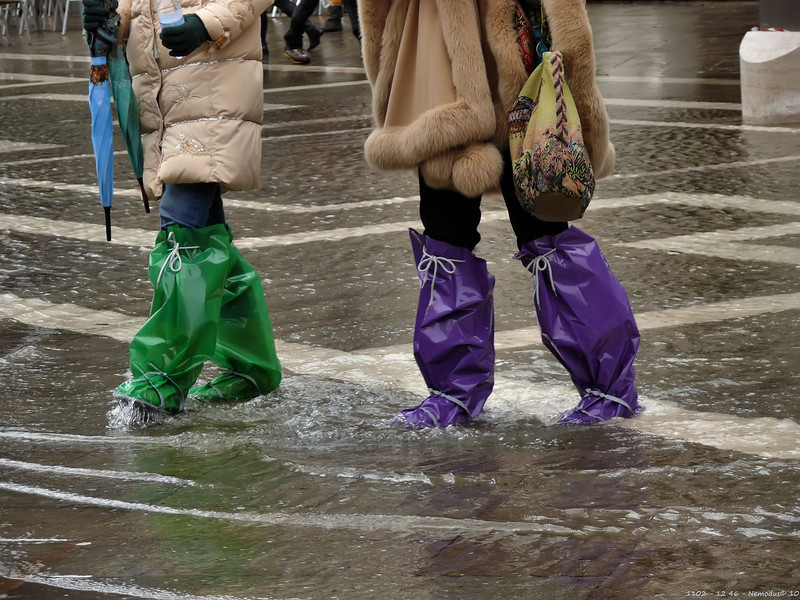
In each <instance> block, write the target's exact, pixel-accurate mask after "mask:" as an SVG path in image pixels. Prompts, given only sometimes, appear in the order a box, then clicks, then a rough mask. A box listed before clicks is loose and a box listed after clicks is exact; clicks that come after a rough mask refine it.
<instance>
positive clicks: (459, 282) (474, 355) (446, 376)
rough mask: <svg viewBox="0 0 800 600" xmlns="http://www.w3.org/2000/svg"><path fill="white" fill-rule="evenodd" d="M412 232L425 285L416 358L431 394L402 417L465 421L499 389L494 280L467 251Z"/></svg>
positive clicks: (426, 423)
mask: <svg viewBox="0 0 800 600" xmlns="http://www.w3.org/2000/svg"><path fill="white" fill-rule="evenodd" d="M409 233H410V235H411V247H412V249H413V251H414V258H415V260H416V264H417V270H418V274H419V276H420V281H421V282H422V287H421V288H420V296H419V305H418V307H417V319H416V325H415V328H414V357H415V358H416V360H417V364H418V365H419V368H420V371H421V372H422V377H423V378H424V379H425V383H426V385H427V386H428V389H429V390H430V396H429V397H428V398H427V399H426V400H425V401H423V402H422V404H420V405H419V406H417V407H416V408H410V409H406V410H403V411H401V412H400V413H398V415H397V416H398V417H400V420H401V421H404V423H405V424H406V425H408V426H411V427H447V426H449V425H456V424H459V423H465V422H467V421H469V420H471V419H474V418H475V417H477V416H478V415H479V414H480V412H481V411H482V410H483V405H484V403H485V402H486V399H487V398H488V397H489V394H490V393H491V391H492V387H493V386H494V305H493V299H492V292H493V289H494V277H493V276H492V275H491V274H490V273H489V271H488V269H487V267H486V261H484V260H482V259H480V258H476V257H475V256H474V255H473V254H472V252H470V251H469V250H468V249H466V248H460V247H457V246H451V245H450V244H447V243H445V242H440V241H438V240H434V239H431V238H429V237H427V236H423V235H421V234H419V233H417V232H416V231H414V230H413V229H411V230H410V231H409Z"/></svg>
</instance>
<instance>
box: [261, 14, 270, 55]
mask: <svg viewBox="0 0 800 600" xmlns="http://www.w3.org/2000/svg"><path fill="white" fill-rule="evenodd" d="M268 11H269V9H267V10H265V11H264V12H262V13H261V51H262V52H263V53H264V54H267V53H268V52H269V50H267V47H268V46H267V29H268V28H269V17H268V16H267V12H268Z"/></svg>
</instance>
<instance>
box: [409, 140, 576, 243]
mask: <svg viewBox="0 0 800 600" xmlns="http://www.w3.org/2000/svg"><path fill="white" fill-rule="evenodd" d="M500 190H501V191H502V193H503V200H505V203H506V209H507V210H508V217H509V219H510V220H511V228H512V229H513V230H514V235H516V237H517V247H518V248H521V247H522V245H523V244H525V243H526V242H530V241H531V240H535V239H536V238H538V237H541V236H543V235H556V234H558V233H561V232H562V231H564V230H566V229H567V227H568V226H569V225H568V224H567V223H566V222H561V223H554V222H548V221H541V220H539V219H537V218H536V217H534V216H532V215H530V214H528V213H527V212H526V211H525V210H524V209H523V208H522V206H520V204H519V201H518V200H517V193H516V190H515V189H514V180H513V178H512V173H511V157H510V156H509V155H508V154H506V155H505V156H504V157H503V176H502V178H501V179H500ZM419 200H420V201H419V215H420V217H421V218H422V225H423V227H424V228H425V235H427V236H429V237H432V238H433V239H435V240H439V241H440V242H447V243H448V244H451V245H453V246H460V247H462V248H468V249H469V250H473V249H474V248H475V246H477V245H478V242H480V241H481V235H480V233H478V225H479V224H480V222H481V197H480V196H476V197H474V198H469V197H467V196H464V195H463V194H461V193H459V192H456V191H453V190H437V189H433V188H431V187H429V186H428V185H427V184H426V183H425V180H424V179H423V177H422V174H421V173H420V175H419Z"/></svg>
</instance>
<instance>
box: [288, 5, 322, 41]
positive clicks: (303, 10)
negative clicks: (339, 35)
mask: <svg viewBox="0 0 800 600" xmlns="http://www.w3.org/2000/svg"><path fill="white" fill-rule="evenodd" d="M318 4H319V0H300V4H298V5H297V8H296V9H295V10H294V14H292V19H291V22H290V24H289V29H288V30H287V31H286V33H285V34H284V36H283V38H284V40H286V48H287V49H288V50H298V49H302V48H303V33H304V32H305V28H306V22H307V21H308V19H309V17H310V16H311V15H312V14H313V13H314V11H315V10H316V8H317V5H318Z"/></svg>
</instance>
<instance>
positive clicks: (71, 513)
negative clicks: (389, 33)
mask: <svg viewBox="0 0 800 600" xmlns="http://www.w3.org/2000/svg"><path fill="white" fill-rule="evenodd" d="M589 11H590V16H591V19H592V23H593V26H594V33H595V44H596V54H597V62H598V76H599V78H598V82H599V85H600V87H601V91H602V92H603V94H604V97H605V98H606V100H607V104H608V110H609V114H610V117H611V126H612V137H613V140H614V143H615V146H616V151H617V169H616V171H615V174H614V175H613V176H612V177H610V178H608V179H606V180H603V181H602V182H599V184H598V188H597V194H596V197H595V200H594V201H593V203H592V205H591V207H590V209H589V211H588V213H587V215H586V216H585V218H584V219H583V220H581V221H580V222H579V223H577V226H579V227H580V228H581V229H583V230H585V231H587V232H589V233H590V234H591V235H593V236H594V237H596V238H597V239H598V240H599V241H600V244H601V246H602V248H603V251H604V253H605V254H606V257H607V258H608V260H609V263H610V264H611V266H612V268H613V270H614V272H615V274H616V275H617V277H618V278H619V279H620V281H622V283H623V284H624V285H625V287H626V289H627V290H628V293H629V296H630V299H631V304H632V306H633V308H634V310H635V312H636V315H637V321H638V323H639V327H640V329H641V334H642V341H641V347H640V352H639V355H638V358H637V363H636V369H637V385H638V388H639V392H640V401H641V402H642V403H643V404H644V405H645V407H646V411H645V413H644V414H643V415H641V416H640V417H637V418H636V419H632V420H629V421H620V422H612V423H606V424H603V425H600V426H594V427H585V428H584V427H574V426H565V425H558V424H556V422H557V420H558V417H559V415H560V414H561V413H562V412H564V411H566V410H568V409H570V408H572V406H574V404H575V403H576V402H577V401H578V394H577V392H576V391H575V390H574V388H573V386H572V385H571V383H570V381H569V378H568V376H567V375H566V374H565V373H564V371H563V369H562V367H561V366H560V365H559V363H558V362H557V361H556V360H555V359H554V358H553V357H552V356H551V355H550V354H549V353H548V352H547V351H546V350H545V349H544V347H543V346H542V345H541V343H540V341H539V334H538V330H537V328H536V318H535V312H534V308H533V301H532V289H531V282H530V279H529V278H528V277H527V276H526V274H525V271H524V270H523V269H522V268H521V266H520V265H519V263H518V262H517V261H514V260H512V259H511V257H512V256H513V254H514V252H515V250H516V248H515V245H514V242H513V239H512V237H511V232H510V227H509V224H508V222H507V218H506V216H505V215H504V208H503V203H502V200H501V199H500V198H499V197H497V196H494V195H489V196H487V197H486V198H485V199H484V204H483V209H484V210H483V222H482V225H481V234H482V236H483V238H482V241H481V244H480V245H479V247H478V253H479V254H480V255H481V256H483V257H485V258H486V259H487V262H488V264H489V268H490V270H491V271H492V273H493V274H494V275H495V276H496V279H497V286H496V289H495V303H496V315H497V317H496V321H497V335H496V345H497V372H496V381H495V391H494V394H493V395H492V397H491V398H490V400H489V402H488V403H487V406H486V411H485V412H484V414H483V415H482V416H481V418H480V419H479V420H478V421H476V422H475V423H472V424H471V425H469V426H465V427H459V428H453V429H447V430H429V431H407V430H404V429H399V428H397V427H396V426H395V424H394V423H393V422H392V417H393V415H394V414H395V413H396V412H397V411H398V410H400V409H402V408H406V407H409V406H413V405H415V404H416V403H418V402H419V401H420V400H421V398H422V397H423V394H424V393H425V389H424V384H423V382H422V379H421V377H420V375H419V373H418V371H417V368H416V366H415V364H414V361H413V357H412V356H411V348H410V343H411V337H412V331H411V328H412V325H413V317H414V311H415V308H416V302H417V291H418V285H417V276H416V273H415V271H414V268H413V265H412V264H411V256H410V250H409V247H408V233H407V228H408V227H417V228H419V227H420V225H419V217H418V214H417V210H418V207H417V198H416V194H417V193H418V190H417V186H416V181H415V178H414V177H413V174H408V173H388V174H379V173H375V172H373V171H371V170H370V169H369V168H368V167H367V166H366V164H365V162H364V159H363V151H362V147H363V142H364V139H365V137H366V135H367V131H368V128H369V127H370V116H369V114H370V98H369V90H368V86H367V85H366V84H365V83H364V78H365V75H364V72H363V67H362V65H361V62H360V57H359V53H358V46H357V43H356V41H355V39H353V38H352V36H350V34H349V30H348V29H347V28H348V25H347V23H345V32H343V34H328V35H326V36H325V37H324V38H323V40H322V44H321V45H320V47H319V48H318V49H317V50H315V52H314V59H313V62H312V65H311V68H308V69H301V68H299V67H295V66H293V65H289V63H288V62H287V61H285V59H284V58H283V57H282V55H281V53H280V52H279V49H280V48H281V45H280V44H281V43H282V39H281V35H282V31H283V28H284V27H285V26H286V25H287V23H286V20H285V19H283V20H279V19H275V20H274V21H273V24H271V25H270V34H269V35H270V38H269V41H270V48H271V49H272V50H273V53H272V54H271V55H270V57H269V58H268V59H267V60H266V61H265V83H264V88H265V94H264V102H265V113H264V123H265V126H264V145H263V165H264V166H263V171H262V189H261V190H260V191H258V192H240V193H232V194H228V195H226V213H227V215H228V219H229V221H230V223H231V225H232V228H233V230H234V232H235V234H236V243H237V245H238V246H239V247H240V248H241V249H242V252H243V253H244V254H245V255H246V256H247V258H248V259H249V260H250V261H251V262H252V263H253V265H254V266H255V268H256V269H257V270H258V271H259V273H260V274H261V275H262V278H263V281H264V287H265V290H266V295H267V300H268V304H269V307H270V312H271V315H272V320H273V326H274V329H275V336H276V339H277V346H278V352H279V355H280V358H281V361H282V364H283V368H284V379H283V382H282V384H281V386H280V388H279V389H278V390H276V391H275V392H272V393H271V394H268V395H266V396H261V397H259V398H256V399H254V400H251V401H247V402H238V403H237V402H224V403H218V404H207V405H201V404H196V403H189V405H188V406H187V410H186V411H185V412H184V413H182V414H181V415H179V416H177V417H174V418H166V419H161V420H160V421H159V422H157V423H154V424H150V425H149V426H142V425H141V424H139V423H136V422H133V421H132V420H131V414H130V413H126V411H124V410H123V409H120V408H119V407H117V406H116V405H115V404H114V402H113V400H112V399H111V393H112V391H113V390H114V388H115V387H116V386H117V385H118V384H119V383H120V382H121V381H123V380H124V379H125V378H126V377H127V376H128V373H127V351H128V343H129V341H130V339H131V337H132V336H133V334H134V333H135V332H136V331H137V329H138V327H139V326H140V325H141V324H142V322H143V321H144V319H145V318H146V316H147V314H148V309H149V301H150V297H151V286H150V284H149V282H148V281H147V279H146V264H147V256H148V252H149V249H150V247H151V246H152V242H153V240H154V238H155V232H156V230H157V228H158V216H157V211H155V210H154V211H153V213H151V214H150V215H146V214H145V213H144V212H143V210H142V208H141V204H140V202H139V199H138V190H136V189H134V186H135V184H133V185H132V181H131V179H130V167H129V166H128V164H127V159H126V158H125V156H124V154H122V153H119V154H118V155H117V156H116V163H115V168H116V172H117V180H116V185H117V191H116V195H115V199H114V210H113V224H114V230H113V241H112V243H110V244H109V243H107V242H106V241H105V239H104V232H103V228H102V212H101V211H100V209H99V203H98V201H97V198H96V191H95V188H94V165H93V160H92V154H91V145H90V140H89V135H88V109H87V108H86V103H85V96H86V87H87V81H86V75H87V73H88V61H87V57H86V48H85V44H84V42H83V40H82V38H81V37H80V32H79V31H78V30H77V27H78V20H77V16H76V15H73V17H71V18H70V22H69V24H70V28H69V30H68V32H67V35H66V36H64V37H63V38H62V37H61V36H60V35H59V34H58V33H52V32H35V33H34V34H33V44H32V45H31V46H27V45H25V44H20V41H19V40H17V39H16V38H15V37H14V35H13V34H12V41H13V42H14V44H13V45H11V46H8V47H6V48H5V49H4V50H3V52H2V53H0V106H2V111H0V243H2V247H3V252H0V328H2V335H0V384H2V392H0V414H2V418H0V598H2V599H13V600H41V599H45V600H50V599H55V598H68V599H71V600H95V599H111V598H131V599H140V598H155V599H164V600H173V599H175V600H179V599H180V600H184V599H185V600H195V599H198V600H199V599H202V600H217V599H219V600H222V599H224V600H238V599H241V600H256V599H266V598H269V599H274V600H289V599H304V600H306V599H308V600H318V599H342V600H362V599H364V600H366V599H370V600H371V599H373V598H376V597H382V596H392V597H394V598H398V599H404V600H405V599H410V600H412V599H413V600H418V599H419V600H427V599H430V600H434V599H436V600H440V599H450V598H452V599H456V598H458V599H459V600H463V599H467V600H495V599H496V600H508V599H511V598H513V599H517V598H519V599H524V600H539V599H541V600H576V599H610V600H630V599H639V598H641V599H649V598H666V599H679V598H697V597H707V598H711V597H723V595H726V596H725V597H739V598H744V597H756V596H758V595H761V596H762V597H763V596H764V595H765V594H769V593H771V594H772V595H773V597H775V596H776V595H780V594H782V596H780V597H793V596H795V595H798V594H800V592H798V591H797V590H799V589H800V567H798V564H800V551H798V548H800V502H799V501H798V490H800V469H798V461H799V460H800V404H798V402H797V401H796V393H795V390H796V389H798V387H800V371H798V369H797V364H798V361H800V348H799V347H798V342H797V334H796V332H797V330H798V324H799V318H800V283H799V282H800V280H799V279H798V276H797V275H798V265H800V251H798V241H799V240H800V220H798V215H800V204H798V198H797V185H796V184H797V174H796V172H797V167H798V164H800V127H798V126H797V125H782V126H780V127H772V128H765V127H752V126H747V125H745V124H743V123H742V122H741V114H740V106H739V102H740V91H739V82H738V76H739V73H738V57H737V51H738V44H739V41H740V40H741V36H742V35H743V32H744V31H746V30H748V29H749V28H750V27H751V26H752V25H753V24H754V23H755V22H756V21H757V13H758V3H757V2H737V1H732V2H703V3H693V2H686V3H681V4H680V6H678V5H677V4H670V3H650V2H640V3H633V4H627V3H626V4H623V3H611V4H610V3H605V2H604V3H590V4H589ZM679 48H683V49H686V48H689V49H692V51H691V52H682V51H676V49H679ZM54 50H55V52H54ZM116 143H117V146H118V148H117V150H118V151H121V150H122V148H121V138H119V137H118V138H117V140H116ZM215 374H216V371H215V370H214V368H212V367H209V368H208V369H207V370H206V371H205V372H204V373H203V375H202V380H203V381H205V380H208V379H211V378H213V377H214V375H215Z"/></svg>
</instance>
